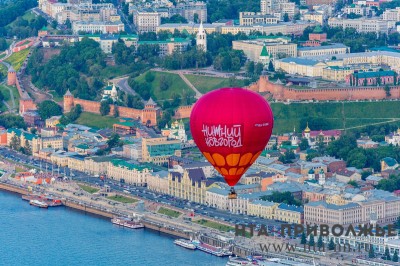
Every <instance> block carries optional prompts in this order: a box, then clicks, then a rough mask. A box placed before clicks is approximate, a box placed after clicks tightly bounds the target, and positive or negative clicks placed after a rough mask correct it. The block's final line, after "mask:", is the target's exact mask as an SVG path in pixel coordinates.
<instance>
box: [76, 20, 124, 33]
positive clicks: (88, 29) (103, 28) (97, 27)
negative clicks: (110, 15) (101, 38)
mask: <svg viewBox="0 0 400 266" xmlns="http://www.w3.org/2000/svg"><path fill="white" fill-rule="evenodd" d="M124 30H125V25H124V23H122V22H121V21H115V22H107V21H75V22H73V23H72V32H73V33H74V34H79V33H82V32H85V33H103V34H106V33H108V34H110V33H111V34H112V33H119V32H121V31H124Z"/></svg>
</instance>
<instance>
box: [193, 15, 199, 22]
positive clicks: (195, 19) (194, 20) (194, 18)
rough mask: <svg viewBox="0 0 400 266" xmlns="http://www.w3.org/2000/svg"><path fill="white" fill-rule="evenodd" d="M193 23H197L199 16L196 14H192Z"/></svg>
mask: <svg viewBox="0 0 400 266" xmlns="http://www.w3.org/2000/svg"><path fill="white" fill-rule="evenodd" d="M193 22H194V23H199V14H197V13H194V14H193Z"/></svg>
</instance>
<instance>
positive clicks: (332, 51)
mask: <svg viewBox="0 0 400 266" xmlns="http://www.w3.org/2000/svg"><path fill="white" fill-rule="evenodd" d="M346 53H350V47H348V46H346V45H344V44H342V43H334V44H329V45H323V46H316V47H302V48H298V49H297V56H299V57H305V56H318V55H332V56H335V55H337V54H346Z"/></svg>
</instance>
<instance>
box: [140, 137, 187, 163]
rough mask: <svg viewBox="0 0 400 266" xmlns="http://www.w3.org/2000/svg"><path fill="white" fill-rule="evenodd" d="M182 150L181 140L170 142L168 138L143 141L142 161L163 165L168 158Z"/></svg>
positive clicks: (144, 139)
mask: <svg viewBox="0 0 400 266" xmlns="http://www.w3.org/2000/svg"><path fill="white" fill-rule="evenodd" d="M180 150H181V141H180V140H168V139H167V137H162V138H151V139H146V138H143V140H142V161H143V162H149V163H154V164H157V165H162V164H165V163H167V162H168V158H169V157H171V156H172V155H175V154H176V153H177V152H178V153H179V151H180Z"/></svg>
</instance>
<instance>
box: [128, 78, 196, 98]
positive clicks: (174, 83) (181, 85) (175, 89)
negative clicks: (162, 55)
mask: <svg viewBox="0 0 400 266" xmlns="http://www.w3.org/2000/svg"><path fill="white" fill-rule="evenodd" d="M152 72H153V73H154V76H155V78H154V81H153V82H152V83H151V97H153V99H154V100H158V101H161V100H167V99H172V98H173V95H174V94H178V95H182V93H183V92H185V93H186V95H190V96H194V95H195V94H194V92H193V91H192V89H190V88H189V86H188V85H186V83H185V82H184V81H183V80H182V79H181V78H180V77H179V75H177V74H172V73H166V72H157V71H152ZM145 75H146V73H143V74H142V75H140V76H139V77H137V78H135V80H136V81H137V82H142V83H144V82H146V80H145ZM161 76H165V77H167V78H168V79H170V80H171V85H170V87H169V88H168V89H167V90H166V91H161V89H160V78H161Z"/></svg>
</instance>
